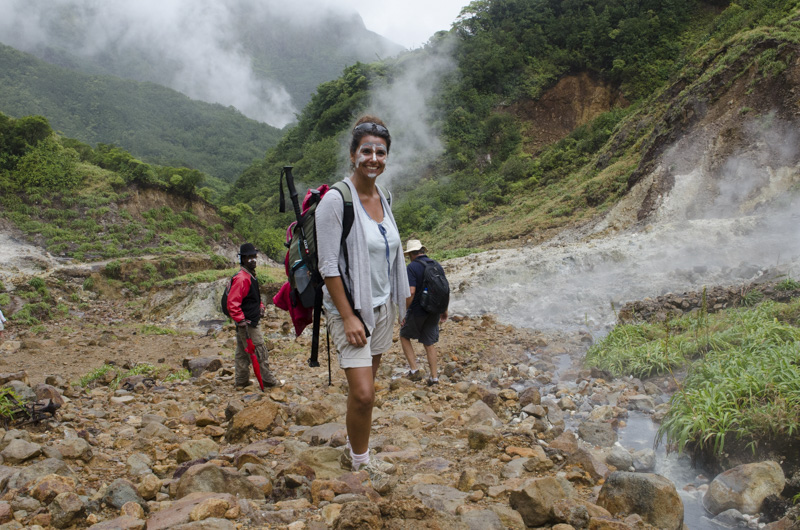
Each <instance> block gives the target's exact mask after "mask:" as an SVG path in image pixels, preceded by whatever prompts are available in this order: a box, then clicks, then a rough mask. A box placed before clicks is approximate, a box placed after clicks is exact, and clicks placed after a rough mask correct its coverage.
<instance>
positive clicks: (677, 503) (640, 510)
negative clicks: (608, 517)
mask: <svg viewBox="0 0 800 530" xmlns="http://www.w3.org/2000/svg"><path fill="white" fill-rule="evenodd" d="M597 504H598V505H599V506H601V507H603V508H605V509H606V510H608V511H609V512H611V514H612V515H614V516H615V517H619V518H621V519H622V518H625V517H626V516H628V515H632V514H637V515H639V516H641V518H642V519H643V520H644V521H645V522H646V523H649V524H651V525H653V526H656V527H658V528H661V529H664V530H679V529H680V528H681V527H682V526H683V501H682V500H681V498H680V495H678V492H677V490H676V489H675V484H673V483H672V482H671V481H669V480H668V479H666V478H664V477H662V476H660V475H655V474H652V473H629V472H624V471H615V472H614V473H611V474H610V475H609V476H608V477H607V478H606V482H605V484H603V487H602V488H601V490H600V495H599V497H598V499H597Z"/></svg>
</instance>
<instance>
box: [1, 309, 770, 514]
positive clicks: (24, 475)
mask: <svg viewBox="0 0 800 530" xmlns="http://www.w3.org/2000/svg"><path fill="white" fill-rule="evenodd" d="M133 313H134V311H133V310H131V309H130V307H129V304H126V303H125V302H124V301H117V302H112V301H106V302H100V301H93V302H92V303H91V305H90V308H89V309H88V310H85V311H84V312H82V314H81V315H80V317H79V318H76V317H75V316H73V317H70V318H67V319H64V320H61V321H51V322H49V323H47V324H46V326H45V328H46V329H45V331H44V332H41V333H38V334H37V335H35V336H30V334H29V333H24V332H19V331H20V330H15V329H14V327H13V325H12V326H11V328H10V329H9V330H7V331H6V337H5V338H6V340H5V342H4V343H3V344H1V345H0V351H1V352H2V353H0V372H2V374H1V375H0V381H2V383H3V384H5V385H7V386H10V387H11V388H13V389H14V390H15V392H16V393H17V395H19V396H21V397H26V398H29V399H30V400H36V399H50V400H51V401H52V402H54V403H58V404H60V405H61V406H60V408H59V409H58V410H57V411H56V412H55V414H54V415H53V417H47V418H45V419H43V420H42V421H40V422H38V423H36V424H30V425H25V426H19V425H14V424H13V423H12V424H10V425H8V426H7V428H6V429H4V430H1V431H0V440H2V441H0V458H2V465H0V488H2V497H0V529H3V530H5V529H11V528H51V527H55V528H94V529H104V528H105V529H110V528H121V529H122V528H124V529H128V528H148V529H158V528H182V529H201V528H202V529H215V528H220V529H226V528H243V529H247V528H290V529H293V530H299V529H312V528H319V529H322V528H408V529H411V528H414V529H416V528H464V529H467V528H474V529H491V528H498V529H499V528H519V529H522V528H526V527H529V528H530V527H551V526H552V527H558V528H559V530H568V529H569V528H577V529H579V528H608V529H611V528H614V529H616V528H649V527H657V528H681V525H682V524H683V513H684V503H686V502H687V499H688V500H690V501H694V502H696V501H697V499H698V498H700V497H702V496H703V494H704V493H705V492H706V491H707V490H708V489H709V479H708V478H705V477H703V476H699V477H698V478H697V480H696V481H695V482H694V483H693V484H691V485H689V486H688V487H685V491H680V492H678V491H677V490H676V487H675V485H674V484H672V483H671V482H670V481H669V480H667V479H664V478H663V477H660V476H658V475H656V474H654V473H652V471H653V469H654V466H655V453H654V451H653V450H652V449H650V448H646V449H640V450H638V451H637V450H632V449H627V448H625V447H622V446H621V445H619V444H618V443H615V441H616V440H617V431H618V430H619V429H620V428H624V427H625V425H626V421H627V418H628V416H629V414H646V415H655V416H658V415H659V414H663V412H664V410H665V407H666V405H665V404H664V403H665V401H666V399H667V398H668V393H669V392H670V391H671V390H673V389H674V382H673V381H672V380H669V379H661V380H652V381H647V382H642V381H639V380H629V379H626V380H614V379H612V378H610V377H609V376H608V374H603V373H597V372H592V371H589V370H585V369H582V368H581V367H580V364H579V362H577V361H578V360H579V359H580V358H581V357H582V355H583V353H584V352H585V350H586V348H587V347H588V346H589V345H590V344H591V342H592V337H591V336H590V335H588V334H587V333H585V332H570V333H558V332H548V333H543V332H533V331H527V330H523V329H518V328H514V327H511V326H507V325H504V324H501V323H498V322H497V321H495V320H494V319H493V318H491V317H488V316H487V317H484V318H463V317H456V318H455V319H452V320H450V321H448V322H446V323H445V324H444V326H443V329H442V337H443V338H442V342H441V343H440V346H441V348H440V361H441V374H442V375H441V383H440V384H439V385H436V386H433V387H428V386H426V385H425V384H424V383H419V382H418V383H415V382H412V381H409V380H408V379H406V378H405V377H403V373H404V371H405V370H406V363H405V359H404V358H403V356H402V353H401V351H400V348H399V343H395V345H394V346H393V348H392V350H391V351H390V352H388V353H387V354H386V355H384V359H383V361H384V362H383V364H382V368H381V371H380V374H379V377H378V380H377V382H376V390H377V400H376V408H375V412H374V416H373V435H372V441H371V445H372V448H373V449H374V451H375V453H376V454H377V456H378V457H379V458H382V459H384V460H386V461H388V462H391V463H392V464H394V465H395V468H396V472H395V474H394V475H392V476H391V480H390V481H389V482H388V483H380V484H373V483H371V482H370V480H369V477H368V476H367V475H366V473H364V472H361V473H352V472H349V471H348V470H345V469H342V468H341V467H340V464H339V462H338V457H339V455H340V453H341V452H342V450H343V445H344V443H345V426H344V412H345V401H346V386H345V381H344V378H343V374H342V372H341V371H340V370H339V369H338V367H337V365H336V359H335V356H334V358H333V367H332V374H333V385H331V386H328V373H327V369H326V368H325V359H326V357H325V354H324V353H322V354H321V361H322V365H323V366H322V367H320V368H313V369H312V368H309V367H307V364H306V360H307V356H308V351H309V342H310V341H309V339H308V338H307V337H306V336H305V335H303V336H301V337H300V338H299V339H295V338H294V336H293V334H286V333H285V331H286V330H287V329H288V325H287V321H286V314H285V313H283V312H281V311H279V310H277V309H275V308H274V307H273V306H270V307H269V310H268V315H267V318H265V321H264V322H263V324H262V325H263V329H264V331H265V334H266V335H267V337H268V340H269V341H270V347H271V352H272V353H271V357H270V364H271V367H272V368H273V370H274V371H275V373H276V374H277V375H278V377H279V378H280V379H282V380H283V381H284V385H283V386H282V387H280V388H274V389H268V390H267V392H265V393H262V392H260V391H259V390H258V389H257V387H254V386H253V387H250V388H249V389H247V391H236V390H234V388H233V379H232V371H233V352H234V338H233V337H234V333H233V330H232V329H227V328H226V329H216V330H213V329H212V330H209V332H208V333H205V334H203V333H192V332H180V333H179V334H175V335H172V334H170V335H156V334H149V333H148V332H147V331H145V330H146V329H147V328H146V326H145V324H144V323H143V322H141V321H138V320H137V317H136V316H135V315H134V314H133ZM323 342H324V341H323ZM418 349H419V348H418ZM420 361H421V363H422V364H421V366H425V362H424V359H422V358H421V355H420ZM104 363H113V369H112V370H111V371H110V372H108V373H106V374H104V375H103V377H100V378H98V379H97V380H95V381H93V382H92V383H90V384H88V385H86V386H85V387H84V386H80V385H78V384H77V382H78V381H79V380H80V379H81V378H82V377H85V376H87V375H89V374H90V373H92V372H93V371H95V370H97V369H98V368H100V367H101V366H102V365H103V364H104ZM140 363H149V364H151V365H153V366H154V367H156V368H157V369H158V370H157V371H156V373H155V374H151V375H152V377H150V376H148V375H134V376H130V377H128V378H126V379H122V380H119V379H117V378H116V376H117V375H118V374H124V373H125V372H126V371H127V370H129V369H130V368H134V367H135V366H136V365H137V364H140ZM181 368H188V369H189V370H190V371H191V372H192V373H191V375H192V376H191V377H189V378H188V379H185V380H169V379H170V378H169V377H167V375H168V374H170V373H176V372H178V371H179V370H180V369H181ZM763 465H764V466H767V468H766V469H758V470H755V471H752V472H749V473H748V474H747V477H748V478H747V479H746V482H747V483H748V484H750V486H749V489H748V491H751V490H753V491H758V492H762V491H765V489H764V487H763V484H762V482H764V481H765V480H766V479H763V477H764V476H767V477H771V478H770V480H773V479H774V477H775V475H776V471H775V470H774V469H773V468H771V467H769V464H763ZM775 467H777V466H775ZM615 470H619V471H622V473H614V474H611V472H613V471H615ZM778 470H779V469H778ZM632 471H635V472H632ZM750 475H757V476H758V477H762V478H761V479H754V478H750ZM781 477H782V474H781ZM741 480H745V479H741ZM774 480H777V479H774ZM767 482H768V481H767ZM770 484H772V483H771V482H770ZM759 488H760V489H759ZM774 488H775V486H772V489H774ZM643 491H647V492H648V494H647V495H643V494H642V492H643ZM758 494H759V493H756V495H758ZM720 495H722V494H720ZM741 508H742V510H744V511H746V507H744V506H741ZM735 513H736V514H739V515H738V516H737V515H732V514H730V513H728V515H727V517H728V518H729V519H730V520H733V521H743V524H748V523H749V524H750V525H751V526H753V527H756V526H759V523H760V525H761V526H763V524H764V523H765V522H767V521H766V520H765V518H764V517H763V516H762V519H761V520H759V519H758V518H756V517H754V516H749V515H747V516H746V515H742V513H740V512H735ZM737 517H738V519H737ZM731 518H733V519H731Z"/></svg>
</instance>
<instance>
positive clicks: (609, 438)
mask: <svg viewBox="0 0 800 530" xmlns="http://www.w3.org/2000/svg"><path fill="white" fill-rule="evenodd" d="M578 436H580V437H581V438H582V439H584V440H586V441H587V442H589V443H590V444H592V445H599V446H600V447H611V446H612V445H614V442H616V441H617V433H616V432H615V431H614V428H613V427H612V426H611V424H610V423H606V422H602V421H585V422H583V423H581V424H580V426H579V427H578Z"/></svg>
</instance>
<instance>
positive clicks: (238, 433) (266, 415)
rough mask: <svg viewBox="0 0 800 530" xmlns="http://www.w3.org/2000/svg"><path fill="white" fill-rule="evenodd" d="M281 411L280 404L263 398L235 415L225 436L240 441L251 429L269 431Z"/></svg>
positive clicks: (233, 440)
mask: <svg viewBox="0 0 800 530" xmlns="http://www.w3.org/2000/svg"><path fill="white" fill-rule="evenodd" d="M279 412H280V408H279V405H277V404H276V403H273V402H272V401H268V400H261V401H257V402H256V403H253V404H251V405H248V406H247V407H245V408H244V409H242V410H241V411H240V412H238V413H237V414H236V415H234V416H233V419H232V420H231V422H230V425H229V426H228V432H227V434H226V435H225V437H226V438H227V439H228V441H229V442H239V441H241V440H242V439H244V438H245V437H246V436H247V435H248V434H250V433H251V431H257V432H259V433H263V432H268V431H269V430H270V428H272V426H273V424H274V422H275V419H276V418H277V417H278V413H279Z"/></svg>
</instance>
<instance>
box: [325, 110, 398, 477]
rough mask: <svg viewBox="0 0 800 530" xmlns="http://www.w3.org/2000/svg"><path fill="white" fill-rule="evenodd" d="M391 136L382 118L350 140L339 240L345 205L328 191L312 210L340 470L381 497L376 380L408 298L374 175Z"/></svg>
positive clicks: (361, 125) (384, 467)
mask: <svg viewBox="0 0 800 530" xmlns="http://www.w3.org/2000/svg"><path fill="white" fill-rule="evenodd" d="M391 144H392V136H391V135H390V134H389V129H388V128H387V127H386V124H384V123H383V122H382V121H381V120H380V119H378V118H376V117H374V116H363V117H362V118H360V119H359V120H358V121H357V122H356V125H355V127H353V130H352V133H351V142H350V169H351V170H352V174H351V175H350V177H349V178H347V179H345V180H344V182H345V184H347V186H348V187H349V188H350V191H351V195H352V200H353V206H352V210H353V214H354V216H353V217H354V218H353V221H352V228H351V229H350V231H349V233H348V234H346V236H345V237H344V238H343V237H342V235H343V228H342V227H343V225H344V200H343V196H342V194H340V193H327V194H325V195H324V196H323V198H322V201H321V202H320V204H319V206H318V207H317V214H316V218H317V223H316V226H317V232H318V237H317V242H318V245H319V246H318V248H317V250H318V253H319V271H320V274H321V275H322V277H323V278H324V279H325V289H324V300H323V303H324V305H325V311H326V313H327V315H328V330H329V332H330V335H331V337H332V338H333V342H334V344H335V345H336V349H337V351H338V356H339V366H341V367H342V368H343V369H344V371H345V376H346V377H347V386H348V394H347V418H346V423H347V437H348V440H347V446H346V448H345V450H344V452H343V453H342V455H341V459H340V462H341V464H342V466H343V467H345V468H347V469H352V470H354V471H357V470H360V469H365V470H366V471H367V472H368V473H369V475H370V479H371V480H372V482H373V487H375V489H376V490H378V491H379V492H380V493H385V491H382V490H383V489H384V488H390V487H391V482H390V480H389V478H388V477H387V476H386V475H387V473H393V472H394V470H395V469H394V466H393V465H391V464H389V463H387V462H383V461H381V460H377V459H374V458H370V454H369V436H370V428H371V425H372V407H373V404H374V401H375V375H376V374H377V372H378V368H379V367H380V363H381V355H382V354H383V353H384V352H386V351H387V350H388V349H389V348H390V347H391V345H392V335H393V328H394V322H393V320H394V318H395V315H397V311H396V309H395V308H396V306H399V305H400V304H401V303H405V300H406V298H407V297H408V296H409V294H410V292H409V288H408V280H407V278H406V270H405V261H404V259H403V254H402V252H401V250H402V249H401V246H400V233H399V231H398V230H397V225H396V223H395V221H394V216H393V215H392V210H391V209H390V207H389V201H388V199H387V197H386V196H385V195H384V193H383V191H382V190H381V188H380V187H378V186H377V184H376V180H377V178H378V177H379V176H380V175H381V174H382V173H383V172H384V170H385V169H386V162H387V159H388V156H389V148H390V146H391Z"/></svg>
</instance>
